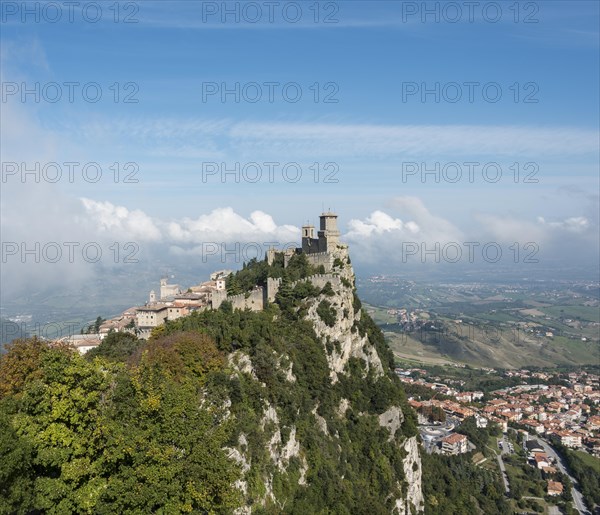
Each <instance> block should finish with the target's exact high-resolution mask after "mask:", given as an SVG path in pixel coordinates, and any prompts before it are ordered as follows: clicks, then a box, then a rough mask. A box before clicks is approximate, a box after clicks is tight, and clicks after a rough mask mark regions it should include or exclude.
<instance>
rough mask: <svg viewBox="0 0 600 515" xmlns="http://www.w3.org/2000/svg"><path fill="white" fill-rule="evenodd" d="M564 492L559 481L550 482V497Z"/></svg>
mask: <svg viewBox="0 0 600 515" xmlns="http://www.w3.org/2000/svg"><path fill="white" fill-rule="evenodd" d="M562 492H563V485H562V483H559V482H558V481H550V480H549V481H548V495H561V494H562Z"/></svg>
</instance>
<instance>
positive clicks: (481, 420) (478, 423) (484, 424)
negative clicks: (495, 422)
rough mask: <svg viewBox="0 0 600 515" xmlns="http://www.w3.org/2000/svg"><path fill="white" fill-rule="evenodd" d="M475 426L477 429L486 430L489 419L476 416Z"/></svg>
mask: <svg viewBox="0 0 600 515" xmlns="http://www.w3.org/2000/svg"><path fill="white" fill-rule="evenodd" d="M475 425H476V426H477V427H483V428H485V427H487V425H488V419H487V418H485V417H482V416H480V415H475Z"/></svg>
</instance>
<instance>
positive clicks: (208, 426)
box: [0, 333, 239, 514]
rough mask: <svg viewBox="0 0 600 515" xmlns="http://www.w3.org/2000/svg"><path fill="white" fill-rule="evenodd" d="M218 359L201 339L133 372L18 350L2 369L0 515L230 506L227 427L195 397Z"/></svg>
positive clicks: (155, 345) (55, 353) (216, 410)
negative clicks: (9, 514)
mask: <svg viewBox="0 0 600 515" xmlns="http://www.w3.org/2000/svg"><path fill="white" fill-rule="evenodd" d="M224 363H225V358H224V355H223V353H221V352H220V351H218V349H217V348H216V346H215V345H214V342H213V341H212V340H211V339H210V338H208V337H207V336H205V335H201V334H199V333H196V334H193V333H182V334H181V335H179V336H178V337H177V338H173V337H165V338H163V339H157V340H156V341H154V342H151V343H148V344H147V346H146V349H145V352H143V353H137V354H134V355H132V356H130V363H129V364H128V365H125V364H123V363H114V362H113V363H111V362H109V361H107V360H104V359H102V358H94V359H92V360H87V359H85V358H83V357H81V356H80V355H79V354H78V353H77V352H76V351H73V350H71V349H68V348H64V347H49V346H48V345H47V344H45V343H43V342H41V341H39V340H36V339H31V340H19V341H15V342H14V343H13V344H11V345H10V346H9V352H8V353H7V354H6V355H5V356H3V357H2V360H1V361H0V513H30V512H32V511H33V512H38V513H40V512H41V513H57V514H58V513H60V514H63V513H100V514H104V513H105V514H112V513H133V512H137V513H140V512H143V513H150V512H156V511H159V510H163V512H164V513H180V512H186V511H192V510H195V511H204V512H210V511H214V510H216V509H227V508H231V507H233V506H235V505H236V504H237V503H238V502H239V499H238V496H237V494H236V492H235V490H232V489H231V488H230V484H231V482H232V481H233V480H235V478H236V477H238V475H239V472H238V470H237V468H236V466H235V464H234V463H232V462H231V461H230V460H228V459H227V454H226V452H225V451H224V450H223V449H222V447H223V446H224V444H225V443H226V441H227V440H228V438H229V436H230V434H231V430H232V428H231V424H230V423H228V422H227V421H226V420H225V418H224V411H223V409H222V408H220V407H219V406H218V405H217V404H216V403H214V402H213V399H210V398H209V399H206V403H205V405H204V406H203V408H202V409H199V406H198V399H199V396H200V395H201V389H202V387H203V386H204V385H205V384H206V383H207V382H209V381H211V380H212V377H214V375H215V374H219V373H220V371H221V370H222V369H223V366H224Z"/></svg>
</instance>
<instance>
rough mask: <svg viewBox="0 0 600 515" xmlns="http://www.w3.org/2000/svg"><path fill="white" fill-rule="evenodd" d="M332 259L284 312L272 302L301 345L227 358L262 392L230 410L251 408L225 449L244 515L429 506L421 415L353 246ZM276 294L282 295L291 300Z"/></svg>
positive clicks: (295, 292) (297, 289) (243, 380)
mask: <svg viewBox="0 0 600 515" xmlns="http://www.w3.org/2000/svg"><path fill="white" fill-rule="evenodd" d="M332 259H333V262H334V266H333V268H332V271H331V273H330V274H326V275H323V274H321V275H319V276H318V279H313V278H312V277H308V278H306V279H301V280H297V281H295V282H294V283H293V285H294V287H293V289H291V290H290V289H288V290H287V296H288V297H290V298H293V299H294V302H293V304H292V305H291V306H288V309H287V310H286V311H284V312H283V313H281V312H279V310H277V309H275V310H266V313H265V315H266V314H267V313H272V314H269V315H267V316H272V317H273V319H274V324H276V325H278V326H281V325H286V326H287V327H290V326H294V327H295V328H296V329H298V330H299V332H298V334H301V335H302V342H299V341H297V340H294V335H293V334H292V333H294V332H296V331H294V330H292V331H291V332H290V334H289V335H288V336H287V337H286V338H284V340H286V341H281V342H279V344H276V345H272V343H273V340H271V341H270V342H265V345H264V346H262V345H261V346H260V350H259V351H258V352H257V348H254V349H247V350H238V351H235V352H233V353H231V354H230V355H229V364H230V367H231V374H232V375H231V379H232V381H234V382H236V383H239V384H240V390H242V392H249V391H252V392H253V395H255V396H256V399H255V400H257V399H258V398H260V404H257V405H256V406H255V407H253V409H252V410H251V411H247V410H245V411H244V413H243V414H242V413H239V412H238V413H237V414H236V413H235V410H234V412H232V414H231V416H232V417H234V418H236V417H240V416H245V417H247V418H245V419H243V420H242V419H239V418H236V421H237V424H238V428H239V430H238V432H237V433H236V439H235V440H234V441H233V442H232V445H231V447H230V448H228V451H229V452H230V455H231V457H232V459H234V460H236V461H237V462H238V463H239V465H240V467H241V470H242V477H241V479H240V480H239V481H238V482H237V483H236V487H237V488H238V489H239V490H240V492H241V493H242V496H243V498H244V501H243V507H241V508H239V509H238V510H237V513H240V514H242V513H243V514H249V513H282V512H284V513H288V512H289V513H308V512H311V513H312V512H315V513H316V512H317V511H320V510H322V509H327V510H328V512H333V513H362V512H370V513H373V512H375V513H399V514H408V513H414V512H419V511H422V509H423V497H422V493H421V461H420V457H419V451H418V445H417V439H416V431H415V426H414V420H412V418H411V417H412V413H410V412H409V409H408V407H407V406H406V402H405V398H404V395H403V392H402V390H401V387H400V386H399V383H398V381H397V379H396V378H395V376H394V374H393V371H392V370H391V365H392V363H391V354H390V353H389V350H388V349H387V346H386V344H385V342H384V341H383V337H382V335H381V333H380V331H379V329H378V328H377V327H376V326H375V325H374V323H373V322H372V320H371V319H370V317H369V316H368V315H367V314H366V313H365V312H364V311H363V310H362V309H361V306H360V300H359V299H358V297H357V296H356V292H355V287H354V286H355V278H354V273H353V270H352V266H351V264H350V258H349V255H348V251H347V248H346V247H345V246H339V247H338V249H337V250H336V251H335V252H334V255H333V257H332ZM315 277H317V276H315ZM328 279H329V280H328ZM282 290H285V287H282ZM290 292H291V293H290ZM281 295H282V292H281V291H280V293H279V294H278V299H277V300H276V303H277V302H278V303H279V304H280V305H281V306H285V305H286V303H285V299H283V298H281V297H280V296H281ZM274 340H278V338H275V339H274ZM265 367H267V368H268V369H269V370H268V371H267V370H265ZM282 392H285V394H282ZM243 395H244V393H242V396H243ZM234 402H235V401H234ZM407 414H408V415H409V417H407ZM317 505H318V506H319V507H318V510H317V511H315V509H316V508H317ZM305 510H309V511H305Z"/></svg>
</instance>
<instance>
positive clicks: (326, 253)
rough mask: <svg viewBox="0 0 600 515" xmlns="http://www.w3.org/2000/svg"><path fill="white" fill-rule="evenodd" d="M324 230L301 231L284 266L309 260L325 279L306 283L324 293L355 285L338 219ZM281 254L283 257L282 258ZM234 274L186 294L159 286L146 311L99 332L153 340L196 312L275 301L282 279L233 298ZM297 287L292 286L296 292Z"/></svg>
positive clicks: (164, 283)
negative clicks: (344, 283)
mask: <svg viewBox="0 0 600 515" xmlns="http://www.w3.org/2000/svg"><path fill="white" fill-rule="evenodd" d="M319 218H320V224H319V230H318V231H317V232H316V235H315V227H314V226H313V225H309V224H307V225H304V226H302V233H301V234H302V244H301V246H300V247H297V248H295V249H294V248H291V249H287V250H286V251H284V252H283V262H284V266H287V265H288V263H289V260H290V259H291V258H292V256H294V255H295V254H304V255H305V256H306V258H307V260H308V262H309V263H310V264H311V265H313V266H315V267H319V266H321V265H322V266H323V269H324V271H325V273H323V274H318V275H314V276H312V277H308V278H306V279H301V281H310V282H311V283H312V284H313V285H314V286H316V287H318V288H323V287H324V286H325V285H326V284H327V283H328V282H329V283H331V286H332V287H333V288H334V289H336V288H339V287H340V283H341V279H342V277H346V278H347V279H349V280H351V279H352V268H351V267H349V266H348V267H344V266H340V265H341V264H346V263H349V261H350V260H349V257H348V246H347V245H344V244H342V243H341V242H340V231H339V230H338V227H337V215H336V214H335V213H332V212H330V211H327V212H324V213H322V214H321V216H320V217H319ZM277 254H278V251H276V250H275V249H273V248H270V249H269V250H268V252H267V261H268V262H269V264H272V263H273V262H274V260H275V257H276V255H277ZM279 254H281V252H279ZM231 273H233V272H232V271H231V270H218V271H216V272H213V273H212V274H211V275H210V280H209V281H205V282H203V283H201V284H199V285H197V286H192V287H190V288H188V289H187V290H183V289H182V288H181V287H180V286H179V285H177V284H169V281H168V278H166V277H163V278H161V280H160V290H159V294H158V295H157V293H156V292H155V291H154V290H152V291H151V292H150V294H149V298H148V302H146V304H145V305H144V306H139V307H135V308H130V309H128V310H127V312H126V313H123V314H122V315H119V316H118V317H115V318H114V319H110V320H107V321H105V322H104V323H103V325H102V326H101V329H100V333H101V334H100V335H99V336H101V337H102V336H104V335H105V334H106V333H107V332H108V331H110V330H111V329H112V330H117V331H122V330H130V331H135V332H136V334H137V335H138V337H139V338H144V339H146V338H148V337H149V336H150V334H151V332H152V330H153V329H154V328H155V327H158V326H160V325H162V324H164V323H165V321H166V320H175V319H177V318H180V317H183V316H187V315H189V314H191V313H192V312H194V311H199V310H205V309H218V308H219V306H221V304H223V302H225V301H228V302H230V303H231V305H232V307H233V309H250V310H252V311H260V310H262V309H264V308H265V307H266V305H267V304H268V303H269V302H273V301H274V300H275V296H276V295H277V292H278V291H279V287H280V285H281V279H275V278H268V279H267V284H266V286H265V287H263V286H256V287H255V288H254V289H253V290H252V291H250V292H246V293H241V294H239V295H228V294H227V290H226V279H227V277H228V276H229V275H230V274H231ZM295 284H296V283H292V285H291V286H292V287H293V286H294V285H295Z"/></svg>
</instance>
